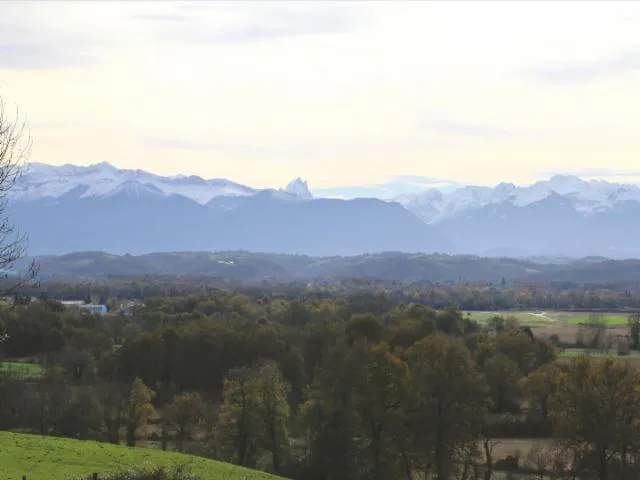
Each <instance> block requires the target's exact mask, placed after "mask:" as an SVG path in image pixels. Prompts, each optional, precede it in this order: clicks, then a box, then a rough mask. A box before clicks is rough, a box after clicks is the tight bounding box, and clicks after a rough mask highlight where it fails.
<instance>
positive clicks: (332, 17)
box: [138, 2, 366, 44]
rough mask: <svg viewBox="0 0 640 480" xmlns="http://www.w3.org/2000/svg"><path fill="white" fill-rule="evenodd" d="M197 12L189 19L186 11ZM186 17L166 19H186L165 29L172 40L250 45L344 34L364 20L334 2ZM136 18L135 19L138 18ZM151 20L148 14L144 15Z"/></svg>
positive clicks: (217, 9)
mask: <svg viewBox="0 0 640 480" xmlns="http://www.w3.org/2000/svg"><path fill="white" fill-rule="evenodd" d="M193 8H195V9H199V10H197V11H198V15H197V16H193V15H192V13H193V12H192V11H190V9H193ZM190 9H188V10H186V11H187V12H188V14H187V15H179V14H175V15H169V16H168V17H169V18H172V19H173V18H174V17H175V18H176V19H177V18H181V19H183V20H186V19H189V22H188V24H185V25H183V26H182V28H179V29H177V30H176V29H173V30H170V29H167V31H165V34H168V35H170V36H172V37H174V38H175V39H178V40H182V41H186V42H188V43H196V44H238V43H251V42H259V41H264V40H272V39H279V38H285V37H297V36H303V35H320V34H322V35H328V34H339V33H348V32H351V31H353V30H354V29H356V28H357V27H359V26H360V25H361V24H362V23H363V22H364V20H365V18H366V15H365V13H366V9H362V8H355V7H354V6H353V5H344V4H337V3H330V4H322V3H307V2H295V3H294V2H290V3H286V2H285V3H273V4H271V3H267V2H264V3H261V2H255V3H254V2H246V3H245V2H240V3H236V4H220V5H216V4H213V5H208V8H205V9H202V8H201V7H200V6H198V5H193V6H191V8H190ZM138 17H139V16H138ZM145 17H147V18H148V19H153V18H152V17H153V16H151V15H145Z"/></svg>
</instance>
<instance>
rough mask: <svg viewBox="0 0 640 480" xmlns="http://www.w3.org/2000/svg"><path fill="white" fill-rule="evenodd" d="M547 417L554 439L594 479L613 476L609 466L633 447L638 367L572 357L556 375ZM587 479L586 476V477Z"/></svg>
mask: <svg viewBox="0 0 640 480" xmlns="http://www.w3.org/2000/svg"><path fill="white" fill-rule="evenodd" d="M556 382H557V387H556V388H557V390H556V393H555V395H554V396H553V398H552V400H551V405H550V407H551V408H550V417H551V420H552V422H553V427H554V433H555V435H556V436H557V438H558V440H559V442H560V443H561V444H563V446H565V447H566V448H567V449H569V450H570V451H572V452H573V453H574V455H576V457H577V460H578V465H579V468H580V469H581V470H583V471H584V472H589V473H590V474H593V473H595V474H596V478H597V479H598V480H612V479H614V478H616V479H619V478H621V475H616V474H615V473H614V466H615V464H619V463H620V462H622V463H623V464H624V463H625V461H626V459H627V457H628V453H629V452H630V451H632V450H636V449H637V447H638V440H639V438H638V431H640V389H639V388H638V385H640V370H638V369H637V368H636V367H635V366H633V365H631V364H629V363H627V362H619V361H615V360H613V359H610V358H606V359H601V358H598V359H590V358H587V357H583V358H577V359H574V360H572V361H571V363H570V364H569V365H568V368H567V371H566V372H563V373H560V374H559V375H558V377H557V379H556ZM589 478H591V477H589Z"/></svg>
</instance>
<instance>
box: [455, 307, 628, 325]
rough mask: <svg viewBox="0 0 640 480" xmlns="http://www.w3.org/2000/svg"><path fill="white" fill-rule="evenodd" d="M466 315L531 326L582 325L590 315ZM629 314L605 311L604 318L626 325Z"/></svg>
mask: <svg viewBox="0 0 640 480" xmlns="http://www.w3.org/2000/svg"><path fill="white" fill-rule="evenodd" d="M465 315H466V316H468V317H469V318H471V319H472V320H474V321H476V322H478V323H486V322H487V321H488V320H489V319H490V318H491V317H493V316H495V315H502V316H503V317H507V316H511V317H516V318H517V319H518V321H519V322H520V324H521V325H525V326H529V327H537V326H546V325H559V326H560V325H580V324H585V323H589V319H590V315H591V314H589V313H585V312H556V311H530V312H523V311H498V312H475V311H474V312H465ZM627 318H628V316H627V315H626V314H623V313H603V315H602V319H603V320H604V322H605V323H606V324H607V325H609V326H616V325H626V324H627Z"/></svg>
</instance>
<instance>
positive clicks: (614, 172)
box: [540, 168, 640, 178]
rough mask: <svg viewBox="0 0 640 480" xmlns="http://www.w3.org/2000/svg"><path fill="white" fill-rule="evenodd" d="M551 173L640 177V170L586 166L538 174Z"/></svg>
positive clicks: (604, 176) (545, 174) (551, 174)
mask: <svg viewBox="0 0 640 480" xmlns="http://www.w3.org/2000/svg"><path fill="white" fill-rule="evenodd" d="M553 175H574V176H576V177H580V178H625V177H628V178H640V170H638V171H629V170H610V169H606V168H586V169H581V170H571V171H566V170H562V171H557V170H556V171H551V172H549V171H547V172H543V173H541V174H540V176H542V177H544V178H548V177H551V176H553Z"/></svg>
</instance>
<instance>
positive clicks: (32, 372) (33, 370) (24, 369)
mask: <svg viewBox="0 0 640 480" xmlns="http://www.w3.org/2000/svg"><path fill="white" fill-rule="evenodd" d="M0 371H13V372H17V373H19V374H21V375H27V376H30V377H35V376H38V375H40V374H42V365H40V364H37V363H23V362H0Z"/></svg>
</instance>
